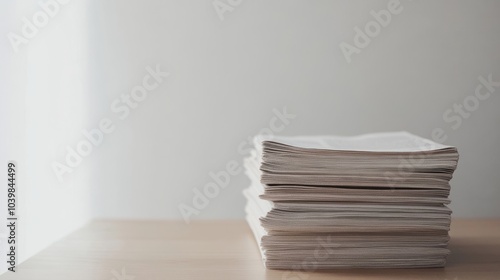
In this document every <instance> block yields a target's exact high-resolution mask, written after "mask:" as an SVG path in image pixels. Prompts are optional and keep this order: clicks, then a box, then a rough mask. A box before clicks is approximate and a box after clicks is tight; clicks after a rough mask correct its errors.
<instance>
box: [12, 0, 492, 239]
mask: <svg viewBox="0 0 500 280" xmlns="http://www.w3.org/2000/svg"><path fill="white" fill-rule="evenodd" d="M221 1H222V0H221ZM223 2H224V3H227V2H225V1H223ZM388 2H389V1H388V0H387V1H386V0H380V1H326V0H324V1H323V0H321V1H320V0H314V1H296V0H292V1H290V0H280V1H262V0H260V1H245V0H243V1H242V2H241V4H239V5H237V6H236V7H234V9H233V10H232V11H231V12H227V13H225V14H224V20H223V21H221V20H220V18H219V17H218V15H217V13H216V11H215V9H214V6H213V3H212V1H211V0H210V1H208V0H207V1H181V0H178V1H161V0H148V1H123V0H121V1H118V0H114V1H97V0H93V1H92V0H89V1H81V2H76V1H75V2H71V3H70V4H68V6H67V8H65V10H61V13H60V16H58V17H57V18H54V20H52V21H51V22H50V24H49V26H48V27H47V28H45V29H44V30H42V32H41V33H40V35H39V36H38V37H37V38H36V40H35V41H33V42H30V44H29V45H27V46H26V51H27V54H28V55H27V56H28V62H27V66H26V69H27V70H26V71H27V76H24V77H30V81H29V82H27V83H26V85H27V88H28V89H26V91H25V89H23V88H22V86H19V85H14V82H5V84H10V85H14V88H16V89H17V90H15V91H16V92H17V91H21V92H24V93H23V94H25V98H24V97H21V98H20V97H16V98H17V99H15V100H17V101H16V102H18V103H19V102H21V103H22V100H23V99H24V100H25V104H24V106H21V105H20V107H19V108H20V110H25V114H21V116H23V117H24V118H25V121H26V123H25V124H23V123H22V121H21V120H19V119H16V120H15V121H16V122H19V123H20V124H21V125H23V126H25V127H26V132H25V141H26V143H25V144H23V145H25V148H24V151H25V153H24V155H23V156H26V158H25V159H24V161H25V162H24V164H25V167H24V168H23V169H24V170H25V172H27V173H26V174H25V178H24V188H26V192H29V193H26V194H25V195H26V198H25V199H26V200H27V201H25V202H24V205H25V207H26V208H29V210H26V211H28V212H29V213H27V214H26V219H32V220H33V222H32V224H33V225H35V226H33V227H28V228H29V229H30V230H31V231H32V232H36V231H38V232H42V233H44V234H46V235H48V234H50V233H51V230H50V229H44V228H42V226H43V224H44V223H41V221H45V219H50V220H54V219H56V218H60V219H63V220H64V219H66V220H64V221H66V222H68V221H69V220H68V217H70V216H74V217H78V218H77V219H76V220H75V225H76V224H78V223H81V222H83V221H85V220H87V218H88V217H90V216H94V217H99V218H127V219H128V218H134V219H135V218H141V219H165V218H177V219H179V218H181V215H180V213H179V210H178V205H179V204H180V203H185V204H191V200H192V198H193V188H198V189H201V188H202V187H203V186H204V185H205V184H207V183H209V182H211V181H212V179H211V178H210V176H209V172H211V171H212V172H218V171H220V170H223V169H224V168H225V166H226V164H227V163H228V162H229V161H231V160H237V161H241V159H242V156H241V155H240V153H238V145H239V144H240V143H241V142H242V141H246V139H248V137H249V136H252V135H253V134H256V133H257V132H258V131H259V130H261V129H262V128H265V127H267V126H268V123H269V120H270V119H271V118H272V117H273V112H272V110H273V108H277V109H279V110H281V109H282V108H283V107H285V106H286V107H287V109H288V111H289V112H291V113H293V114H295V115H296V118H295V119H294V120H292V121H291V123H290V124H289V125H288V126H287V127H286V129H285V131H283V134H287V135H295V134H340V135H354V134H362V133H368V132H375V131H392V130H408V131H410V132H413V133H415V134H418V135H421V136H424V137H431V132H432V130H433V129H434V128H436V127H440V128H442V129H444V131H445V133H446V134H447V136H448V139H447V140H446V142H445V143H447V144H450V145H456V146H457V147H458V148H459V151H460V154H461V159H460V163H459V168H458V170H457V172H456V173H455V178H454V179H453V181H452V193H451V199H452V201H453V203H452V205H451V207H452V209H453V211H454V216H455V217H492V216H496V217H500V204H499V203H498V200H499V198H500V188H499V184H500V172H499V171H500V170H499V168H500V149H499V148H498V145H499V144H500V130H499V126H498V125H499V121H500V111H499V110H498V108H499V106H500V96H499V95H500V88H497V90H496V92H494V93H492V94H491V96H490V98H489V99H487V100H485V101H481V103H480V104H479V107H478V109H477V110H476V111H474V112H472V114H471V116H470V117H469V118H467V119H464V120H463V123H462V125H461V126H460V127H459V128H458V129H456V130H454V129H452V127H451V124H450V123H447V122H445V121H444V120H443V116H442V115H443V113H444V112H445V111H446V110H448V109H452V108H453V105H454V104H455V103H461V102H463V100H464V98H466V97H467V96H469V95H472V94H473V93H474V90H475V88H476V86H477V85H478V84H479V81H478V77H479V76H483V77H487V76H488V75H489V74H492V76H493V80H495V81H500V52H499V51H498V50H500V36H499V34H500V17H499V16H498V15H499V12H500V2H498V1H465V0H464V1H405V0H401V6H402V7H403V10H402V12H401V13H400V14H398V15H394V16H393V17H392V20H391V22H390V24H389V25H388V26H387V27H384V28H383V29H382V30H381V32H380V34H379V35H378V36H376V37H375V38H373V39H372V41H371V43H370V44H369V45H368V46H367V47H366V48H364V49H362V50H361V53H359V54H355V55H353V56H352V59H353V60H352V62H351V63H350V64H349V63H347V62H346V59H345V57H344V56H343V54H342V52H341V50H340V48H339V44H340V43H341V42H347V43H349V44H353V37H354V35H355V32H354V28H355V27H356V26H358V27H361V28H363V27H364V26H365V25H366V24H367V23H368V22H370V21H372V20H373V17H372V15H370V11H371V10H375V11H379V10H381V9H387V3H388ZM18 16H19V17H21V16H23V13H19V14H18ZM13 22H15V23H16V24H15V25H14V27H16V28H17V27H19V25H20V23H19V21H16V20H14V21H13ZM4 43H5V42H4ZM7 44H8V43H7ZM2 55H5V57H6V59H7V60H9V61H10V62H11V65H13V67H15V66H16V65H17V66H18V65H19V64H18V63H21V61H22V60H20V61H18V62H16V61H14V60H15V59H16V58H15V56H11V55H10V54H5V53H3V54H2ZM30 55H31V60H30V58H29V57H30ZM13 61H14V62H13ZM156 64H159V65H161V68H162V69H164V70H166V71H169V72H170V74H171V75H170V77H169V78H168V79H167V80H166V81H165V82H164V83H162V84H161V85H160V87H159V88H158V89H156V90H154V91H153V92H152V93H151V94H149V95H148V97H147V98H146V99H145V100H144V101H143V102H141V103H140V104H139V106H138V107H137V108H136V109H134V110H132V111H131V114H130V115H129V116H128V118H126V119H125V120H119V119H117V118H116V114H114V113H113V112H112V111H111V109H110V105H111V104H112V102H113V100H115V99H116V98H119V97H120V95H122V94H127V93H129V92H130V90H131V89H132V87H134V86H136V85H139V84H140V83H142V79H143V77H144V76H145V75H146V73H147V72H146V70H145V67H147V66H152V67H154V66H155V65H156ZM7 72H8V71H7ZM5 73H6V72H4V71H3V72H2V75H5ZM19 83H20V84H21V85H24V83H22V79H21V82H19ZM2 90H3V88H2ZM3 94H4V93H3V92H2V95H3ZM9 95H12V96H14V95H13V93H11V92H9ZM4 110H6V109H4V107H2V114H3V113H4V112H7V113H8V115H9V117H10V116H11V113H12V112H10V111H8V110H6V111H4ZM104 117H110V118H112V120H113V121H114V124H115V131H114V132H112V133H110V134H108V135H106V136H105V138H104V141H103V143H102V144H101V145H99V146H98V147H96V148H95V149H94V150H93V152H92V153H91V154H90V155H89V156H88V157H86V158H84V160H83V161H82V163H81V165H80V166H78V167H77V168H75V171H74V172H73V173H71V174H67V175H65V177H64V182H63V183H59V182H58V181H57V180H56V178H55V175H54V174H53V173H51V169H50V163H51V162H53V161H54V160H59V161H60V160H62V159H63V157H64V155H65V148H66V147H67V146H72V147H74V146H75V145H76V143H77V142H78V141H79V139H82V134H81V130H82V129H86V130H90V129H93V128H96V127H97V126H98V123H99V121H100V120H101V119H102V118H104ZM23 121H24V120H23ZM2 126H3V128H5V129H9V126H8V125H7V124H5V125H4V123H2ZM9 147H10V146H9ZM17 150H18V151H21V150H23V149H20V148H18V149H17ZM19 153H20V152H19ZM20 157H21V155H20ZM248 183H249V181H248V180H247V179H246V178H245V176H244V175H243V173H240V174H239V175H237V176H234V177H232V178H231V182H230V184H229V186H228V187H226V188H225V189H223V190H222V191H221V193H220V195H219V196H217V197H216V198H213V199H211V200H210V204H209V205H208V206H207V207H206V208H205V209H203V210H202V211H201V213H200V214H199V215H198V216H196V217H197V218H242V217H243V212H244V211H243V207H244V199H243V197H242V195H241V190H242V189H243V188H244V187H246V186H247V184H248ZM56 201H57V203H61V204H57V205H58V206H57V209H55V208H54V207H55V206H54V203H56ZM87 205H88V206H89V207H87ZM54 211H56V212H54ZM57 211H59V212H57ZM50 213H59V214H58V215H62V216H60V217H59V216H56V217H54V216H51V214H50ZM52 215H53V214H52ZM35 220H36V221H35ZM73 227H74V226H69V227H65V228H64V230H62V231H61V232H63V233H64V232H67V231H68V230H69V229H70V228H73ZM36 238H37V237H35V239H36ZM44 240H45V239H44ZM39 241H40V240H39ZM46 243H47V241H43V242H41V243H40V242H38V243H37V244H38V245H37V246H35V247H36V248H39V247H41V246H45V244H46ZM40 244H41V245H40Z"/></svg>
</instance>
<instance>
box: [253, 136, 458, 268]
mask: <svg viewBox="0 0 500 280" xmlns="http://www.w3.org/2000/svg"><path fill="white" fill-rule="evenodd" d="M254 145H255V147H254V150H253V151H252V152H251V156H250V157H248V158H246V159H245V172H246V174H247V175H248V177H249V178H250V180H251V185H250V187H249V188H247V189H245V190H244V195H245V197H246V198H247V205H246V214H247V216H246V219H247V221H248V224H249V226H250V228H251V229H252V231H253V233H254V235H255V238H256V240H257V243H258V244H259V248H260V250H261V254H262V258H263V260H264V263H265V265H266V266H267V267H269V268H275V269H296V268H298V267H302V268H303V266H304V264H309V268H310V269H332V268H342V267H384V268H390V267H394V268H396V267H442V266H444V265H445V263H446V256H447V255H448V254H449V250H448V249H447V245H448V240H449V235H448V231H449V229H450V215H451V210H450V209H449V208H448V207H447V206H446V205H447V204H449V203H450V201H449V199H448V195H449V192H450V185H449V181H450V179H451V178H452V174H453V172H454V171H455V168H456V166H457V162H458V152H457V149H456V148H454V147H450V146H444V145H441V144H438V143H435V142H432V141H430V140H427V139H423V138H420V137H417V136H415V135H412V134H410V133H407V132H393V133H377V134H370V135H362V136H357V137H335V136H314V137H276V136H275V137H271V136H262V135H259V136H256V137H255V138H254Z"/></svg>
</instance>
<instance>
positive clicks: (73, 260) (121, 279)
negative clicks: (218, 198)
mask: <svg viewBox="0 0 500 280" xmlns="http://www.w3.org/2000/svg"><path fill="white" fill-rule="evenodd" d="M451 236H452V239H451V243H450V249H451V250H452V254H451V255H450V257H449V258H448V265H447V266H446V268H437V269H392V270H390V269H383V270H374V269H370V270H367V269H364V270H363V269H361V270H360V269H357V270H335V271H328V272H312V273H302V274H301V273H297V272H295V273H290V272H288V274H286V273H287V272H286V271H279V270H266V269H265V268H264V267H263V265H262V262H261V259H260V255H259V252H258V250H257V245H256V243H255V241H254V239H253V236H252V235H251V233H250V230H249V228H248V227H247V225H246V224H245V222H244V221H198V222H193V223H192V224H190V225H186V224H184V223H183V222H173V221H167V222H158V221H154V222H153V221H97V222H93V223H92V224H90V225H88V226H86V227H85V228H83V229H81V230H79V231H76V232H75V233H73V234H71V235H70V236H68V237H67V238H65V239H63V240H61V241H59V242H57V243H55V244H54V245H52V246H50V247H49V248H47V249H46V250H44V251H42V252H41V253H39V254H38V255H36V256H34V257H33V258H31V259H29V260H27V261H26V262H25V263H23V264H21V265H19V266H18V267H17V269H18V272H16V273H12V272H7V273H5V274H4V275H2V276H1V277H0V279H34V280H80V279H81V280H94V279H103V280H104V279H105V280H111V279H115V280H154V279H176V280H182V279H231V280H235V279H252V280H254V279H257V280H258V279H280V280H281V279H295V280H301V279H304V280H305V279H308V280H314V279H405V280H409V279H441V280H444V279H447V280H455V279H456V280H465V279H474V280H476V279H496V280H497V279H500V220H454V221H453V222H452V230H451ZM122 268H123V269H124V270H123V271H122Z"/></svg>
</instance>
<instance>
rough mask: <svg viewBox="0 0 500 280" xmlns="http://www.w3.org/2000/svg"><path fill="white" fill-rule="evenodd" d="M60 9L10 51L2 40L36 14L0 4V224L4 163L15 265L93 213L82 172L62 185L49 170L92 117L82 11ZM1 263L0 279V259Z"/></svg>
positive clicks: (79, 7) (31, 7) (34, 8)
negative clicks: (10, 176)
mask: <svg viewBox="0 0 500 280" xmlns="http://www.w3.org/2000/svg"><path fill="white" fill-rule="evenodd" d="M44 2H45V1H44ZM59 6H60V9H59V12H58V13H56V14H55V15H54V16H53V17H50V18H49V20H48V23H47V24H45V25H43V27H41V28H39V29H38V32H33V33H32V34H34V36H33V37H32V38H28V39H27V41H28V42H27V43H26V44H24V43H23V44H21V45H19V48H18V51H17V52H15V51H14V49H13V48H12V45H11V43H10V40H9V38H8V34H9V33H16V34H17V35H19V36H22V28H23V27H22V26H23V22H22V18H23V17H26V18H27V19H29V20H30V21H32V22H33V20H32V17H33V15H35V14H36V13H39V12H40V11H43V9H42V8H41V7H40V6H38V5H37V3H36V2H34V3H31V2H29V1H24V2H12V3H10V2H4V3H1V4H0V11H1V12H0V15H1V17H0V18H1V19H0V21H1V23H2V24H1V25H0V26H1V27H0V32H1V35H2V40H1V41H0V50H1V54H0V57H1V58H2V60H1V62H0V74H1V80H0V81H1V84H0V90H1V101H0V108H1V114H2V117H1V120H0V121H1V122H0V124H1V127H0V128H1V129H0V137H1V142H0V143H1V153H0V157H1V162H0V165H1V170H2V171H1V172H0V179H1V182H2V184H4V185H2V187H1V190H2V191H1V192H0V209H1V210H0V217H2V218H3V219H2V221H5V220H4V219H5V215H6V213H7V206H6V202H7V198H6V195H7V183H8V181H7V176H6V175H7V162H8V161H14V162H15V163H16V175H17V185H16V188H17V207H16V210H17V211H16V215H17V218H18V221H17V234H16V237H17V240H16V245H17V247H16V249H17V261H18V264H19V262H20V261H24V260H25V259H27V258H28V257H30V256H31V255H33V254H35V253H36V252H38V251H40V250H41V249H43V248H44V247H46V246H48V245H49V244H51V243H52V242H54V241H55V240H58V239H59V238H61V237H63V236H65V235H66V234H68V233H69V232H72V231H73V230H75V229H77V228H79V227H81V226H82V225H83V224H85V223H86V222H88V221H89V220H90V219H91V214H92V213H91V210H90V207H91V202H90V196H91V193H90V189H91V187H90V184H89V180H88V178H89V173H88V171H89V169H90V168H89V166H81V168H80V169H79V172H78V174H74V175H73V176H72V177H68V178H66V180H65V181H64V182H62V183H60V182H59V181H58V180H57V179H56V176H55V175H54V173H53V171H52V167H51V164H52V162H54V161H61V159H62V158H63V157H64V155H65V148H66V145H67V144H70V143H72V142H73V141H76V140H77V139H78V138H79V135H78V134H79V133H80V131H81V128H82V127H84V126H86V125H87V122H88V121H89V114H90V113H91V112H90V110H89V106H88V103H87V102H88V101H87V99H88V98H87V92H88V90H87V85H86V84H87V82H88V75H87V73H89V69H88V68H87V66H86V65H87V60H88V51H87V50H88V43H87V42H88V40H87V32H86V30H87V27H86V23H87V20H86V17H87V13H86V4H85V3H84V2H76V1H75V2H74V3H68V4H67V5H59ZM5 225H6V224H5ZM5 225H4V223H3V222H2V226H1V227H0V228H1V230H0V235H1V237H2V238H1V239H0V246H1V247H0V248H1V251H2V252H6V247H4V246H6V245H7V242H6V239H5V236H6V235H7V234H8V232H7V228H6V226H5ZM9 246H10V245H9ZM0 258H1V259H2V261H1V262H0V272H3V271H5V269H6V267H5V265H6V263H5V261H4V258H5V254H3V253H2V254H1V256H0Z"/></svg>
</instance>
